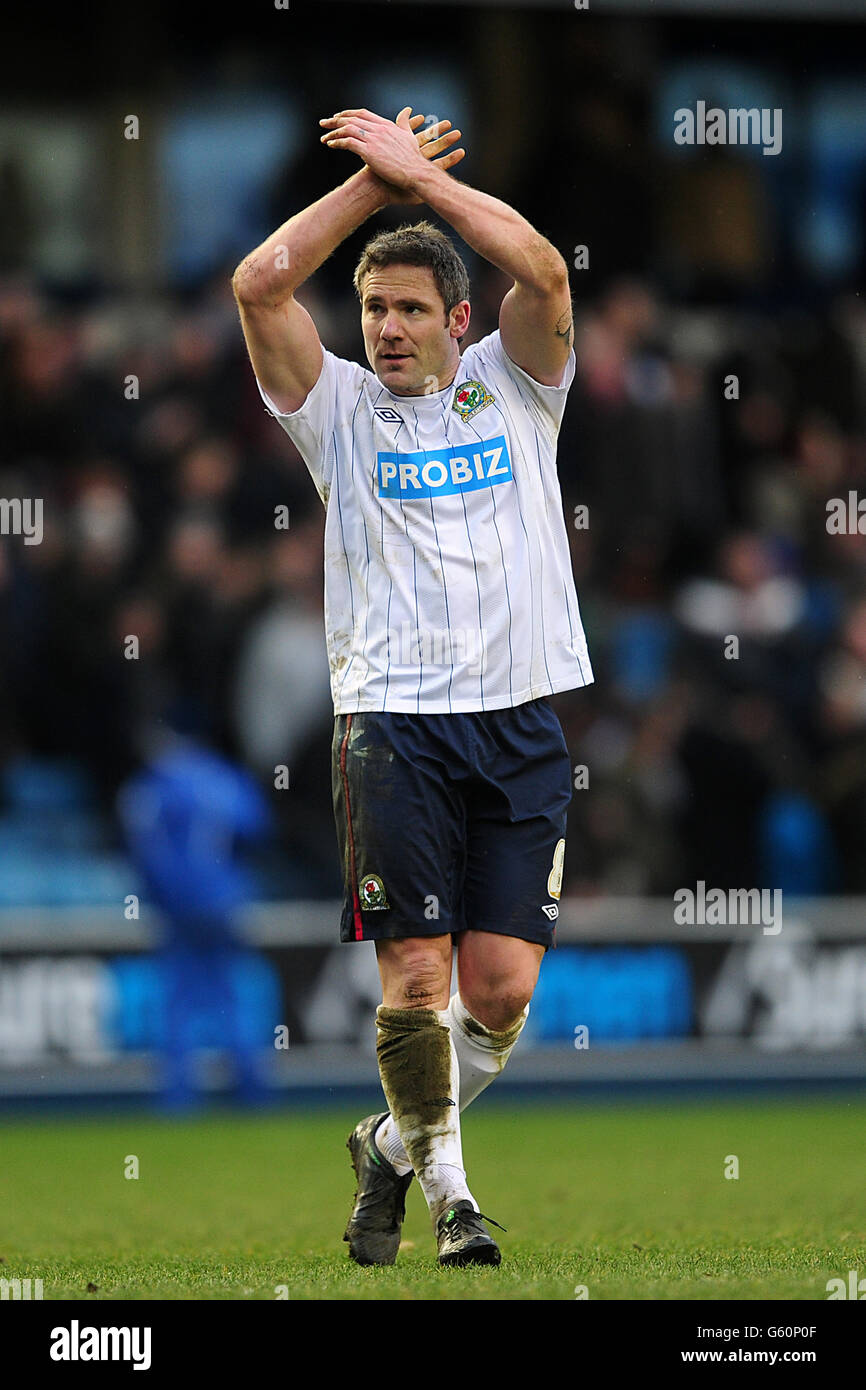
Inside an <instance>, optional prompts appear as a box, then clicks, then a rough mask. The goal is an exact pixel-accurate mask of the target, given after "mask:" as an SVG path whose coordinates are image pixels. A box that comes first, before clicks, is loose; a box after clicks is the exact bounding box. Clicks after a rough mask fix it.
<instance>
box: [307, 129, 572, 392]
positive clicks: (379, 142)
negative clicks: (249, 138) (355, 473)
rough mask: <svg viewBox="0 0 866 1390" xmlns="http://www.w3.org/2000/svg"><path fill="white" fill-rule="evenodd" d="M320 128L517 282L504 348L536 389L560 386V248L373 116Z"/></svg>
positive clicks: (568, 324)
mask: <svg viewBox="0 0 866 1390" xmlns="http://www.w3.org/2000/svg"><path fill="white" fill-rule="evenodd" d="M320 124H321V125H323V126H325V127H326V134H325V135H324V136H323V137H322V138H323V140H325V141H326V143H327V144H328V145H330V146H333V147H335V148H337V149H348V150H353V151H354V152H355V153H356V154H360V156H361V158H362V159H364V160H365V161H366V163H367V165H368V167H369V168H371V169H373V170H374V171H375V172H376V173H377V174H379V176H380V177H381V178H383V179H387V180H388V182H389V183H391V184H392V186H395V187H398V188H402V189H404V190H405V191H406V192H407V193H411V194H413V195H414V196H415V197H417V198H419V199H420V200H421V201H422V202H424V203H426V204H427V205H428V207H431V208H432V209H433V211H434V212H436V213H438V214H439V216H440V217H442V218H444V220H445V221H446V222H448V223H450V225H451V226H452V227H453V228H454V230H455V231H456V232H458V233H459V235H460V236H461V237H462V238H463V240H464V241H465V242H466V243H467V245H468V246H471V247H472V249H473V250H474V251H477V252H478V254H479V255H480V256H483V257H484V259H485V260H487V261H490V262H491V264H493V265H495V266H497V267H498V268H499V269H500V270H502V271H504V273H505V274H506V275H510V276H511V277H512V279H513V280H514V284H513V286H512V287H511V289H510V290H509V291H508V293H507V294H506V296H505V298H504V299H503V301H502V306H501V308H500V311H499V329H500V332H501V334H502V344H503V347H504V348H505V351H506V352H507V353H508V356H509V357H510V358H511V359H512V361H513V362H516V363H517V365H518V367H522V368H523V370H524V371H526V372H528V373H529V375H530V376H532V377H534V378H535V380H536V381H540V382H542V383H544V384H546V385H550V386H558V385H559V384H560V382H561V380H562V374H563V371H564V370H565V365H566V362H567V360H568V354H569V352H570V350H571V345H572V340H573V336H574V333H573V327H572V311H571V292H570V289H569V284H568V267H567V266H566V264H565V261H564V260H563V258H562V256H561V255H560V253H559V252H558V251H557V249H556V247H555V246H553V244H552V243H551V242H549V241H548V240H547V238H546V237H543V236H542V235H541V233H540V232H537V231H536V230H535V228H534V227H532V226H531V225H530V223H529V222H527V220H526V218H525V217H521V215H520V213H519V212H515V210H514V208H512V207H509V206H508V204H507V203H504V202H502V201H501V200H500V199H499V198H494V197H491V195H490V194H488V193H482V192H480V190H478V189H476V188H470V187H469V185H468V184H465V183H461V182H459V180H458V179H455V178H453V177H451V176H448V175H445V174H443V172H442V170H441V169H437V167H436V166H435V164H429V163H427V162H426V161H425V160H424V159H423V158H420V157H419V151H418V149H417V147H416V148H412V146H413V144H414V142H412V141H407V140H406V138H405V135H404V134H403V133H402V132H400V131H394V130H393V123H392V122H385V121H383V120H382V118H381V117H380V116H376V115H374V113H373V112H371V111H363V110H356V111H341V112H338V113H337V115H336V116H331V117H328V118H327V119H326V120H324V121H321V122H320ZM387 126H391V127H392V128H391V130H390V131H389V130H387V129H385V128H384V127H387Z"/></svg>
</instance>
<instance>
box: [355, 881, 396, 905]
mask: <svg viewBox="0 0 866 1390" xmlns="http://www.w3.org/2000/svg"><path fill="white" fill-rule="evenodd" d="M360 896H361V907H362V908H363V909H364V911H365V912H378V911H380V910H381V909H382V908H385V907H390V906H391V904H390V903H389V902H388V895H387V894H386V892H385V885H384V883H383V882H382V880H381V879H380V877H379V875H378V874H367V876H366V878H362V879H361V895H360Z"/></svg>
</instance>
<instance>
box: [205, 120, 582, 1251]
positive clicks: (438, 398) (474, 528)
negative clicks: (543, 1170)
mask: <svg viewBox="0 0 866 1390" xmlns="http://www.w3.org/2000/svg"><path fill="white" fill-rule="evenodd" d="M411 109H412V108H411V107H407V108H405V110H403V111H401V112H400V115H399V116H398V117H397V119H396V121H391V120H387V119H385V118H384V117H382V116H379V115H377V114H375V113H374V112H371V111H367V110H349V111H341V112H338V113H337V114H336V115H334V116H331V117H327V118H325V119H323V120H322V121H321V122H320V124H321V126H322V127H323V128H324V134H323V135H322V137H321V138H322V141H323V142H324V143H325V144H326V145H328V146H329V147H330V148H331V149H335V150H347V151H351V152H352V153H354V154H356V155H358V156H360V158H361V160H362V161H363V166H364V167H363V168H362V169H361V170H360V171H358V172H356V173H355V174H354V175H353V176H352V177H350V178H349V179H348V180H347V181H346V182H345V183H343V184H341V185H340V186H339V187H337V188H335V189H334V190H333V191H332V192H330V193H328V194H327V195H326V196H325V197H324V198H321V199H320V200H319V201H318V202H316V203H314V204H313V205H312V206H310V207H308V208H306V209H304V210H303V211H302V212H299V213H297V214H296V215H295V216H294V217H292V218H290V220H289V221H288V222H286V223H285V224H284V225H283V226H282V227H280V228H279V229H278V230H277V231H276V232H274V233H273V235H272V236H271V237H269V238H268V240H267V241H265V242H264V243H263V244H262V245H261V246H260V247H259V248H258V249H257V250H256V251H254V252H253V253H252V254H251V255H250V256H248V257H247V258H246V259H245V260H244V261H243V262H242V263H241V265H240V266H239V267H238V269H237V270H236V272H235V275H234V277H233V282H232V283H233V288H234V291H235V296H236V299H237V301H238V305H239V309H240V315H241V321H242V325H243V330H244V334H245V337H246V342H247V346H248V349H249V354H250V358H251V361H252V365H253V370H254V373H255V376H256V380H257V383H258V388H259V391H260V393H261V396H262V400H263V401H264V404H265V407H266V408H267V409H268V410H269V411H270V412H271V413H272V414H273V415H274V416H275V417H276V418H277V420H278V421H279V423H280V424H281V425H282V427H283V429H284V430H285V431H286V433H287V434H288V435H289V436H290V438H292V439H293V440H294V442H295V444H296V445H297V447H298V449H299V451H300V453H301V455H302V457H303V459H304V461H305V463H306V465H307V468H308V469H309V471H310V473H311V475H312V478H313V481H314V483H315V485H316V488H317V491H318V493H319V496H320V497H321V499H322V502H323V503H324V505H325V507H326V509H327V516H326V524H325V586H326V594H325V626H326V631H327V642H328V653H329V659H330V666H331V688H332V693H333V698H334V710H335V727H334V741H333V766H332V774H333V778H332V780H333V795H334V809H335V817H336V822H337V833H338V840H339V844H340V849H341V852H342V857H343V865H344V874H345V892H346V899H345V903H344V907H343V914H342V922H341V932H340V935H341V939H342V940H343V941H371V940H372V941H375V943H376V953H377V959H378V963H379V971H380V975H381V981H382V1004H381V1006H380V1007H379V1008H378V1010H377V1015H376V1025H377V1058H378V1065H379V1074H380V1077H381V1080H382V1088H383V1091H384V1093H385V1098H386V1100H387V1103H388V1110H387V1111H385V1112H383V1113H382V1114H379V1115H372V1116H369V1117H368V1118H367V1119H365V1120H362V1121H361V1122H360V1123H359V1125H358V1126H357V1127H356V1129H355V1130H354V1131H353V1133H352V1134H351V1136H350V1137H349V1141H348V1146H349V1149H350V1152H351V1155H352V1163H353V1167H354V1169H355V1173H356V1177H357V1192H356V1197H355V1205H354V1209H353V1211H352V1214H351V1217H350V1220H349V1224H348V1228H347V1230H346V1234H345V1237H344V1239H345V1240H347V1241H348V1243H349V1254H350V1256H351V1257H352V1258H353V1259H354V1260H356V1261H357V1262H358V1263H359V1264H367V1265H368V1264H393V1263H394V1260H395V1258H396V1254H397V1250H398V1247H399V1244H400V1229H401V1223H402V1220H403V1216H404V1212H405V1205H404V1199H405V1193H406V1190H407V1188H408V1186H409V1184H410V1182H411V1180H412V1176H413V1174H414V1175H415V1176H416V1177H417V1178H418V1181H419V1183H420V1185H421V1187H422V1189H423V1192H424V1196H425V1198H426V1200H427V1204H428V1207H429V1210H430V1214H431V1219H432V1223H433V1229H434V1232H435V1236H436V1241H437V1246H438V1259H439V1263H440V1264H442V1265H465V1264H498V1263H499V1261H500V1251H499V1247H498V1245H497V1244H496V1241H495V1240H494V1239H493V1237H492V1236H491V1234H490V1232H489V1230H488V1229H487V1227H486V1226H485V1225H484V1221H490V1220H491V1218H489V1217H485V1218H484V1220H482V1214H481V1213H480V1211H479V1209H478V1205H477V1203H476V1201H475V1198H474V1197H473V1195H472V1193H471V1191H470V1189H469V1187H468V1185H467V1179H466V1173H465V1170H464V1165H463V1157H462V1147H461V1133H460V1115H461V1112H462V1111H463V1110H464V1109H465V1107H466V1106H467V1105H469V1104H470V1102H471V1101H472V1100H474V1099H475V1097H476V1096H478V1095H479V1094H480V1093H481V1091H483V1090H484V1088H485V1087H486V1086H487V1085H489V1084H490V1082H491V1081H493V1080H494V1079H495V1078H496V1077H497V1076H498V1075H499V1073H500V1072H501V1071H502V1068H503V1067H504V1066H505V1063H506V1062H507V1060H508V1057H509V1056H510V1054H511V1051H512V1049H513V1047H514V1045H515V1043H516V1042H517V1039H518V1036H519V1034H520V1032H521V1029H522V1028H523V1026H524V1024H525V1021H526V1017H527V1014H528V1012H529V1001H530V998H531V996H532V993H533V990H534V988H535V985H536V981H537V978H538V971H539V966H540V964H541V961H542V958H543V957H544V954H545V951H546V950H547V949H548V947H549V946H550V945H552V944H553V940H554V931H555V926H554V924H555V921H556V917H557V914H558V899H559V894H560V885H561V880H562V864H563V856H564V851H565V824H566V811H567V807H568V804H569V801H570V799H571V766H570V759H569V756H568V752H567V749H566V745H565V740H564V738H563V734H562V729H561V727H560V725H559V721H558V719H557V717H556V715H555V713H554V712H553V710H552V708H551V706H550V704H549V701H548V697H549V696H550V695H552V694H554V693H555V692H556V691H560V690H568V689H572V688H574V687H577V686H583V685H587V684H588V683H589V682H591V681H592V679H593V676H592V670H591V667H590V663H589V659H588V655H587V650H586V642H585V638H584V633H583V628H582V626H581V621H580V614H579V611H578V603H577V595H576V592H575V587H574V580H573V577H572V573H571V564H570V554H569V546H568V539H567V534H566V529H565V522H564V519H563V512H562V498H561V494H560V489H559V481H558V477H557V472H556V440H557V435H558V431H559V426H560V422H561V419H562V412H563V408H564V405H565V397H566V394H567V392H568V388H569V386H570V385H571V382H572V379H573V377H574V370H575V365H574V351H573V347H572V338H573V328H572V313H571V295H570V292H569V284H568V272H567V268H566V265H565V262H564V260H563V258H562V256H561V255H560V254H559V252H558V251H557V250H556V249H555V248H554V247H553V246H552V245H551V244H550V242H548V241H547V240H546V239H545V238H544V237H543V236H541V235H540V234H539V233H538V232H537V231H535V230H534V228H533V227H532V226H530V224H529V223H528V222H527V221H526V220H525V219H524V218H523V217H522V216H520V215H519V214H518V213H517V212H515V211H514V210H513V209H512V208H510V207H508V206H507V205H506V204H505V203H503V202H501V201H500V200H499V199H497V198H494V197H491V196H489V195H488V194H486V193H482V192H480V191H478V190H477V189H474V188H471V187H469V186H468V185H466V184H464V183H461V182H458V180H457V179H456V178H454V176H453V175H452V174H451V173H449V169H450V168H451V167H453V165H454V164H455V163H456V162H458V160H459V159H460V158H462V156H463V153H464V152H463V151H462V150H459V149H454V148H453V146H454V143H455V140H456V138H458V137H459V132H455V131H449V130H448V127H449V124H450V123H448V122H440V123H438V124H437V126H436V127H433V128H432V129H431V130H430V131H429V132H425V131H420V130H417V126H418V122H419V118H418V117H411V116H410V113H411ZM421 119H422V120H423V118H421ZM416 131H417V133H416ZM393 202H397V203H410V204H411V203H419V202H423V203H425V204H426V205H427V206H428V207H429V208H430V209H432V211H433V212H434V213H436V214H437V215H438V216H439V217H440V218H441V219H442V220H444V221H445V222H446V223H448V224H449V225H450V226H451V227H452V228H453V229H454V230H455V231H456V232H457V233H458V234H459V235H460V236H461V237H462V238H463V240H464V241H465V242H466V243H467V244H468V245H469V246H471V247H473V249H474V250H475V251H476V252H477V253H478V254H479V255H480V256H483V257H484V258H485V259H486V260H488V261H490V262H491V263H492V264H493V265H494V266H497V267H498V268H499V269H500V270H501V271H503V272H504V273H505V274H506V275H507V276H508V277H510V278H511V279H512V280H513V282H514V283H513V285H512V286H511V288H510V289H509V290H508V292H507V294H506V295H505V297H504V299H503V301H502V305H501V308H500V313H499V327H498V329H497V331H496V332H494V333H491V334H489V335H488V336H487V337H485V338H483V339H482V340H481V341H480V342H477V343H474V344H472V345H471V346H469V347H467V349H466V350H465V352H463V353H462V355H461V351H460V343H461V340H462V339H463V337H464V335H465V334H466V331H467V329H468V327H469V317H470V304H469V281H468V276H467V273H466V269H465V266H464V264H463V262H462V260H461V259H460V257H459V256H458V254H457V252H456V250H455V249H454V246H453V245H452V243H451V241H450V240H449V239H448V237H447V236H446V235H445V234H444V233H443V232H441V231H440V230H438V229H437V228H436V227H435V226H433V225H432V224H431V223H429V222H426V221H422V222H418V223H416V224H414V225H406V226H403V227H400V228H398V229H396V230H394V231H387V232H383V233H380V234H379V235H377V236H375V237H374V238H373V239H372V240H371V241H370V242H368V244H367V246H366V247H365V249H364V252H363V254H362V256H361V259H360V261H359V263H358V266H357V269H356V272H355V289H356V291H357V294H358V297H359V300H360V305H361V329H362V332H363V337H364V347H365V351H366V355H367V360H368V362H369V364H370V367H371V368H372V370H367V369H365V368H363V367H361V366H359V365H358V364H357V363H356V362H352V361H347V360H345V359H342V358H339V357H336V356H335V355H334V354H333V353H331V352H329V351H328V350H327V349H326V348H323V347H322V344H321V343H320V341H319V336H318V333H317V332H316V328H315V325H314V323H313V321H312V319H311V317H310V315H309V314H308V313H307V311H306V310H305V309H304V308H303V307H302V306H301V305H300V304H298V303H297V301H296V300H295V298H294V292H295V290H296V289H297V288H298V287H299V286H300V285H301V284H303V282H304V281H305V280H306V279H307V278H308V277H309V276H310V275H312V274H313V272H314V271H315V270H316V269H317V268H318V267H319V266H320V265H321V264H322V262H323V261H324V260H325V259H326V258H327V257H328V256H329V255H330V254H331V253H332V252H333V250H334V249H335V247H337V246H338V245H339V244H340V243H341V242H342V241H343V240H344V238H345V237H347V236H348V235H349V234H350V233H351V232H353V231H355V229H356V228H357V227H359V226H360V225H361V224H362V223H363V222H364V221H365V220H366V219H367V218H368V217H369V216H370V215H371V214H373V213H375V212H377V211H378V210H379V209H381V208H383V207H385V206H386V205H387V204H388V203H393ZM454 945H456V950H457V989H456V991H455V992H454V993H453V994H452V993H451V970H452V948H453V946H454ZM449 996H450V997H449ZM492 1224H498V1223H492Z"/></svg>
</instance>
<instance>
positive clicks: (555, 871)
mask: <svg viewBox="0 0 866 1390" xmlns="http://www.w3.org/2000/svg"><path fill="white" fill-rule="evenodd" d="M564 863H565V841H564V840H558V841H557V845H556V849H555V850H554V851H553V868H552V869H551V871H550V873H549V874H548V876H547V891H548V893H549V894H550V896H551V897H552V898H558V897H559V895H560V893H561V892H562V866H563V864H564ZM545 911H546V909H545Z"/></svg>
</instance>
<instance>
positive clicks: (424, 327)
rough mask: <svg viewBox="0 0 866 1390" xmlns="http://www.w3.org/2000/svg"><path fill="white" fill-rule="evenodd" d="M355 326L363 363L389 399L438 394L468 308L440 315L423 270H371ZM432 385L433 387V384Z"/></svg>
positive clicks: (452, 368)
mask: <svg viewBox="0 0 866 1390" xmlns="http://www.w3.org/2000/svg"><path fill="white" fill-rule="evenodd" d="M361 295H362V298H361V328H362V330H363V333H364V347H365V349H366V352H367V361H368V362H369V363H370V366H371V367H372V368H373V371H374V372H375V373H376V375H377V377H378V378H379V380H380V381H381V383H382V385H383V386H387V388H388V390H389V391H393V392H394V395H395V396H420V395H424V394H425V392H430V391H437V390H443V389H444V388H445V387H446V386H450V385H451V382H452V381H453V380H454V378H455V376H456V375H457V367H458V365H459V363H460V348H459V346H458V343H457V339H458V338H459V337H462V336H463V334H464V333H465V331H466V327H467V325H468V322H469V304H468V302H467V301H466V300H462V301H461V303H460V304H458V305H456V306H455V307H454V308H453V309H452V310H451V312H450V314H447V315H446V313H445V305H444V303H443V300H442V296H441V295H440V293H439V291H438V290H437V288H436V282H435V280H434V279H433V272H432V270H430V268H429V266H426V265H424V266H416V265H388V266H384V267H383V268H382V269H381V270H375V269H374V270H371V271H369V272H368V273H367V275H365V276H364V281H363V284H362V287H361ZM437 383H438V384H437Z"/></svg>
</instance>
